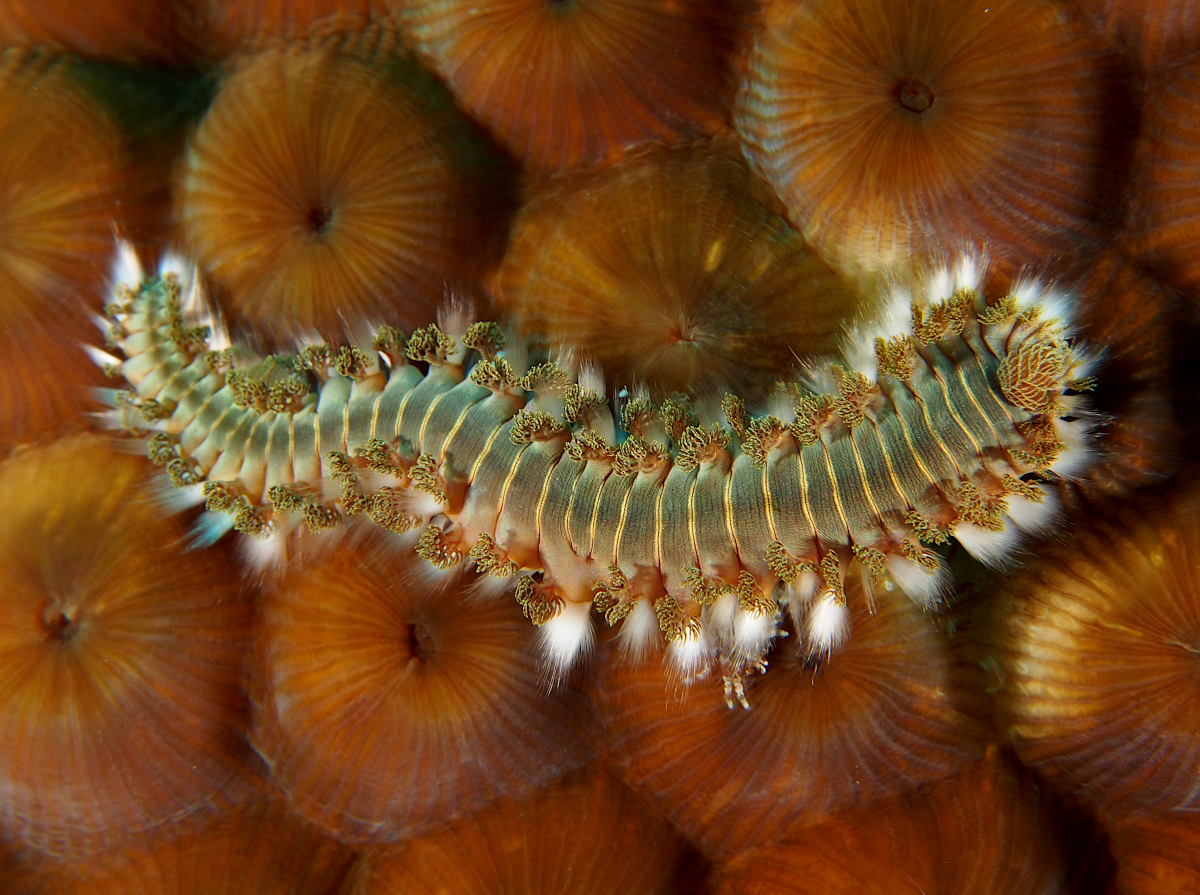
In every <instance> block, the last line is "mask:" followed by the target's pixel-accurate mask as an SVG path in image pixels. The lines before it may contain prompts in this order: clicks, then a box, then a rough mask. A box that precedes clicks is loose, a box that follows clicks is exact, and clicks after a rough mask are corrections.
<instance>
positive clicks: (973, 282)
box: [954, 252, 987, 291]
mask: <svg viewBox="0 0 1200 895" xmlns="http://www.w3.org/2000/svg"><path fill="white" fill-rule="evenodd" d="M986 270H987V256H986V255H985V254H983V253H982V252H966V253H964V254H963V256H962V257H961V258H960V259H959V261H958V264H957V265H955V268H954V288H955V289H956V290H957V289H970V290H973V291H979V287H980V285H981V284H982V283H983V274H984V271H986Z"/></svg>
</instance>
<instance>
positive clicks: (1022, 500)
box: [1005, 485, 1062, 535]
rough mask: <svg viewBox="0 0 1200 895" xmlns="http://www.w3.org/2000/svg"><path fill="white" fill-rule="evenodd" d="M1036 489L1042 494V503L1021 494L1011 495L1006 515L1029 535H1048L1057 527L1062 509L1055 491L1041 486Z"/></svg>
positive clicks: (1036, 486)
mask: <svg viewBox="0 0 1200 895" xmlns="http://www.w3.org/2000/svg"><path fill="white" fill-rule="evenodd" d="M1034 487H1035V488H1037V489H1038V490H1039V491H1041V492H1042V499H1041V500H1040V501H1037V500H1030V499H1029V498H1028V497H1022V496H1021V495H1020V494H1009V495H1008V499H1007V503H1008V509H1006V510H1005V515H1006V516H1007V517H1008V518H1009V519H1010V520H1012V524H1013V525H1015V526H1016V527H1017V528H1019V529H1021V531H1023V532H1025V533H1026V534H1028V535H1046V534H1049V533H1050V532H1051V531H1053V530H1054V529H1055V527H1057V525H1058V521H1059V516H1060V514H1061V511H1062V507H1061V506H1060V505H1059V500H1058V495H1057V494H1055V493H1054V492H1053V491H1049V490H1047V489H1046V488H1043V487H1041V486H1040V485H1035V486H1034Z"/></svg>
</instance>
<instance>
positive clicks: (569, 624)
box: [541, 603, 595, 677]
mask: <svg viewBox="0 0 1200 895" xmlns="http://www.w3.org/2000/svg"><path fill="white" fill-rule="evenodd" d="M541 635H542V651H543V652H544V654H545V656H546V660H547V662H548V663H549V664H550V666H551V670H552V672H553V673H554V675H555V676H556V677H562V676H563V675H565V674H566V673H567V672H568V671H570V670H571V667H572V666H573V665H574V664H575V662H577V661H578V660H579V659H580V658H581V657H582V656H584V655H585V654H586V653H587V652H588V651H589V650H591V648H592V644H593V642H594V640H595V633H594V631H593V629H592V604H591V603H562V604H561V605H560V607H559V610H558V612H557V613H556V614H555V615H554V617H553V618H551V619H549V620H548V621H547V622H546V623H545V624H544V625H542V627H541Z"/></svg>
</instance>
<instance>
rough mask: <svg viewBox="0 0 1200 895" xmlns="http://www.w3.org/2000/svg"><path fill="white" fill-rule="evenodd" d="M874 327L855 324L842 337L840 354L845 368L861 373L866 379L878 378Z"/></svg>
mask: <svg viewBox="0 0 1200 895" xmlns="http://www.w3.org/2000/svg"><path fill="white" fill-rule="evenodd" d="M877 335H880V334H879V333H876V332H875V330H874V328H872V327H867V326H863V325H859V326H855V327H854V328H853V329H851V330H849V331H847V332H846V334H845V336H843V337H842V344H841V354H842V357H843V358H844V359H845V361H846V366H847V368H849V369H851V370H853V371H854V372H856V373H862V374H863V375H864V376H866V377H867V378H868V379H878V378H879V360H878V358H877V357H876V355H875V338H876V336H877Z"/></svg>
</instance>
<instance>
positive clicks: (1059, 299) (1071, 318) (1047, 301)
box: [1038, 289, 1075, 333]
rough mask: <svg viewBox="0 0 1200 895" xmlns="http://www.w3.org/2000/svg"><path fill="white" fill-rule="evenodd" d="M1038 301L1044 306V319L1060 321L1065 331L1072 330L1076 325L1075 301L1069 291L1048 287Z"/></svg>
mask: <svg viewBox="0 0 1200 895" xmlns="http://www.w3.org/2000/svg"><path fill="white" fill-rule="evenodd" d="M1038 303H1039V304H1040V305H1041V308H1042V319H1043V320H1055V321H1058V323H1059V324H1060V326H1061V327H1062V329H1063V331H1064V332H1067V333H1069V332H1071V330H1072V329H1073V328H1074V326H1075V301H1074V299H1073V298H1072V297H1071V295H1070V294H1069V293H1067V292H1063V291H1062V290H1060V289H1047V290H1045V291H1044V292H1043V293H1042V295H1041V298H1040V299H1039V302H1038Z"/></svg>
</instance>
